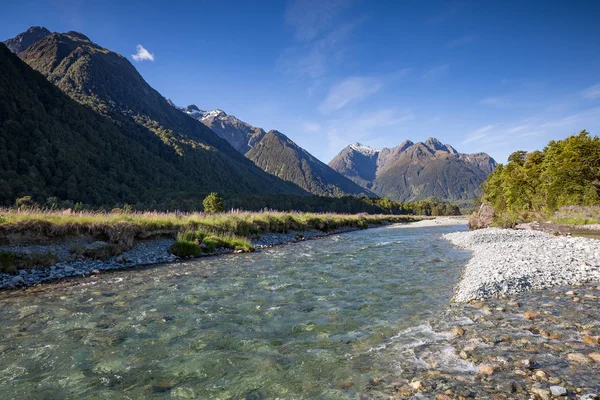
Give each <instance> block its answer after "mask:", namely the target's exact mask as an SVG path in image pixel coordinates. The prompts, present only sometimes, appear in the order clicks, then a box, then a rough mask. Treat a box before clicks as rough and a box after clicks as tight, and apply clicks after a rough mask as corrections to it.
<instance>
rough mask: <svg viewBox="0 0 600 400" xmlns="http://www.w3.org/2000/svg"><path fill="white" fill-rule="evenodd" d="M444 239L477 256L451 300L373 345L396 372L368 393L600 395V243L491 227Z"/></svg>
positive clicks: (588, 399)
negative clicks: (446, 306)
mask: <svg viewBox="0 0 600 400" xmlns="http://www.w3.org/2000/svg"><path fill="white" fill-rule="evenodd" d="M444 237H445V238H446V239H448V240H450V241H451V242H452V243H454V244H455V245H457V246H459V247H461V248H465V249H468V250H471V251H472V252H473V257H472V259H471V260H470V261H469V263H468V264H467V265H466V267H465V269H464V271H463V276H462V278H461V281H460V282H459V284H458V285H457V288H456V292H455V297H454V299H455V302H454V303H453V304H452V305H451V306H450V307H449V309H448V310H447V311H446V312H445V313H442V314H440V315H435V316H434V317H432V318H431V319H430V320H429V321H428V323H426V324H424V325H420V326H415V327H412V328H409V329H406V330H405V331H402V332H399V333H398V334H397V335H396V336H394V337H393V338H391V339H390V341H389V343H388V344H387V345H386V346H383V347H381V348H379V349H376V351H378V352H381V354H382V359H383V360H385V358H386V357H390V358H391V359H392V360H391V361H388V362H389V363H390V365H392V369H394V370H396V371H397V372H396V373H392V374H390V375H389V376H382V377H376V378H374V379H372V380H371V382H370V384H369V385H368V387H367V388H366V394H367V395H368V396H369V397H370V398H376V399H384V398H385V399H407V398H422V399H436V400H444V399H467V398H476V399H483V398H485V399H543V400H546V399H553V398H565V399H566V398H571V399H581V400H594V399H600V396H599V395H598V394H600V301H599V298H600V242H599V241H597V240H594V239H585V238H572V237H565V236H553V235H550V234H548V233H545V232H541V231H522V230H506V229H495V228H488V229H482V230H477V231H470V232H457V233H450V234H446V235H444ZM384 362H385V361H384Z"/></svg>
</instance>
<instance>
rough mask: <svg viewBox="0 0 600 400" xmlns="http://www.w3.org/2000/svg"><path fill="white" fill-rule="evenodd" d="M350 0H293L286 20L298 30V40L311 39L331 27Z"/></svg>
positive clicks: (296, 34) (288, 8)
mask: <svg viewBox="0 0 600 400" xmlns="http://www.w3.org/2000/svg"><path fill="white" fill-rule="evenodd" d="M350 3H351V1H350V0H321V1H312V0H293V1H290V2H289V3H288V7H287V10H286V12H285V22H286V23H287V24H289V25H291V26H293V27H294V28H295V30H296V33H295V38H296V40H298V41H301V42H302V41H311V40H313V39H315V38H316V37H317V36H318V35H319V34H321V33H322V32H323V31H325V30H327V29H328V28H330V27H331V25H332V23H333V21H334V20H335V18H336V17H337V16H338V15H339V14H340V13H341V12H342V10H343V9H344V8H346V7H347V6H348V5H350Z"/></svg>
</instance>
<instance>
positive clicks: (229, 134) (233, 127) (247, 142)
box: [177, 104, 267, 154]
mask: <svg viewBox="0 0 600 400" xmlns="http://www.w3.org/2000/svg"><path fill="white" fill-rule="evenodd" d="M177 108H179V109H180V110H182V111H184V112H185V113H186V114H188V115H189V116H191V117H192V118H194V119H197V120H198V121H200V122H202V123H203V124H204V125H206V126H208V127H209V128H210V129H212V131H213V132H215V133H216V134H217V135H218V136H219V137H220V138H221V139H225V140H226V141H227V142H229V144H230V145H231V146H233V148H234V149H236V150H237V151H239V152H240V153H242V154H246V153H247V152H248V151H249V150H250V149H251V148H252V147H253V146H254V145H255V144H256V143H258V142H259V141H260V140H261V139H262V138H263V137H264V136H265V135H266V134H267V132H265V131H264V130H263V129H262V128H256V127H254V126H252V125H250V124H248V123H246V122H244V121H242V120H240V119H238V118H236V117H234V116H233V115H228V114H226V113H225V111H223V110H219V109H215V110H210V111H205V110H201V109H199V108H198V106H196V105H195V104H191V105H189V106H187V107H177Z"/></svg>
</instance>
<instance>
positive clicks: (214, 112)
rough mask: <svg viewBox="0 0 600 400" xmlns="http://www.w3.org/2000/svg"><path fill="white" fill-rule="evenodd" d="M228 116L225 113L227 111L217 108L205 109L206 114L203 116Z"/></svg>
mask: <svg viewBox="0 0 600 400" xmlns="http://www.w3.org/2000/svg"><path fill="white" fill-rule="evenodd" d="M226 116H227V114H225V111H223V110H219V109H218V108H217V109H216V110H212V111H204V115H203V116H202V119H209V118H216V117H226Z"/></svg>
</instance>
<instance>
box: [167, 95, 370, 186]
mask: <svg viewBox="0 0 600 400" xmlns="http://www.w3.org/2000/svg"><path fill="white" fill-rule="evenodd" d="M171 104H173V103H172V102H171ZM173 105H174V104H173ZM174 106H175V105H174ZM175 107H176V108H177V109H179V110H180V111H182V112H184V113H186V114H188V115H189V116H191V117H192V118H194V119H197V120H198V121H200V122H202V123H203V124H205V125H206V126H208V127H209V128H211V129H212V130H213V131H214V132H215V133H216V134H217V135H219V137H221V138H223V139H225V140H227V141H228V142H229V143H230V144H231V145H232V146H233V147H234V148H235V149H236V150H238V151H239V152H240V153H242V154H244V155H245V156H246V157H247V158H248V159H250V160H252V161H253V162H254V164H256V165H257V166H258V167H259V168H261V169H262V170H264V171H266V172H268V173H269V174H271V175H274V176H277V177H278V178H281V179H283V180H285V181H288V182H292V183H294V184H296V185H298V186H299V187H301V188H302V189H304V190H306V191H308V192H309V193H312V194H315V195H319V196H334V197H340V196H345V195H362V196H373V193H371V192H370V191H369V190H366V189H365V188H363V187H361V186H360V185H357V184H356V183H354V182H352V181H351V180H349V179H347V178H346V177H344V176H342V175H340V174H339V173H337V172H336V171H334V170H333V169H331V168H330V167H329V166H328V165H327V164H325V163H323V162H322V161H320V160H319V159H317V158H316V157H314V156H313V155H312V154H310V153H309V152H307V151H306V150H304V149H303V148H301V147H300V146H298V145H297V144H296V143H294V142H293V141H292V140H291V139H290V138H288V137H287V136H285V135H284V134H283V133H281V132H278V131H276V130H271V131H269V132H265V131H264V130H263V129H262V128H257V127H254V126H252V125H250V124H248V123H246V122H244V121H242V120H240V119H238V118H236V117H235V116H233V115H228V114H227V113H225V112H224V111H223V110H219V109H216V110H211V111H206V110H201V109H200V108H198V106H196V105H195V104H191V105H188V106H186V107H177V106H175Z"/></svg>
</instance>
